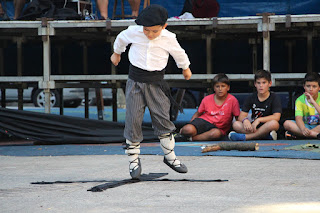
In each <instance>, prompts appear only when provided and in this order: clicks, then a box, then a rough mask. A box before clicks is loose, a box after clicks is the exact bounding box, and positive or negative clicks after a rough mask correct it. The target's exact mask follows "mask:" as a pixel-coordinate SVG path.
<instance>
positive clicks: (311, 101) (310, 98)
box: [304, 92, 315, 105]
mask: <svg viewBox="0 0 320 213" xmlns="http://www.w3.org/2000/svg"><path fill="white" fill-rule="evenodd" d="M304 94H305V96H306V98H307V101H308V102H309V103H310V104H313V105H314V103H315V100H314V99H313V97H312V95H310V93H308V92H305V93H304Z"/></svg>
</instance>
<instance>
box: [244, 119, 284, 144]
mask: <svg viewBox="0 0 320 213" xmlns="http://www.w3.org/2000/svg"><path fill="white" fill-rule="evenodd" d="M279 127H280V125H279V123H278V122H277V121H275V120H272V121H268V122H267V123H265V124H263V125H262V126H261V127H259V128H258V129H257V131H256V132H254V133H247V134H246V140H253V139H265V138H266V136H268V134H270V132H271V131H273V130H274V131H277V130H278V129H279Z"/></svg>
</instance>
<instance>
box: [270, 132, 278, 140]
mask: <svg viewBox="0 0 320 213" xmlns="http://www.w3.org/2000/svg"><path fill="white" fill-rule="evenodd" d="M270 137H271V138H272V140H274V141H275V140H277V139H278V134H277V132H276V131H274V130H272V131H271V132H270Z"/></svg>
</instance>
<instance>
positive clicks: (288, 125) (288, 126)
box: [283, 120, 303, 136]
mask: <svg viewBox="0 0 320 213" xmlns="http://www.w3.org/2000/svg"><path fill="white" fill-rule="evenodd" d="M283 127H284V129H285V130H287V131H289V132H291V133H293V134H294V135H296V136H303V135H302V132H301V130H300V129H299V127H298V125H297V124H296V122H295V121H292V120H286V121H285V122H284V123H283Z"/></svg>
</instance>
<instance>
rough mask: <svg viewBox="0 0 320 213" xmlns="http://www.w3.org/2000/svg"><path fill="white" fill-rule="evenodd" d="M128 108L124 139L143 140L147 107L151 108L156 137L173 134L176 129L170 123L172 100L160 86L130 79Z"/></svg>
mask: <svg viewBox="0 0 320 213" xmlns="http://www.w3.org/2000/svg"><path fill="white" fill-rule="evenodd" d="M126 107H127V108H126V119H125V128H124V137H125V138H126V139H128V140H129V141H131V142H141V141H142V140H143V134H142V121H143V116H144V113H145V108H146V107H148V108H149V111H150V116H151V121H152V126H153V129H154V134H155V135H156V136H160V135H162V134H166V133H171V132H173V131H174V130H175V129H176V127H175V125H174V124H173V123H172V122H171V121H170V100H169V98H168V97H167V96H166V95H165V94H164V92H163V91H162V90H161V88H160V87H159V86H158V85H154V84H148V83H141V82H136V81H133V80H132V79H128V81H127V85H126Z"/></svg>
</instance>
